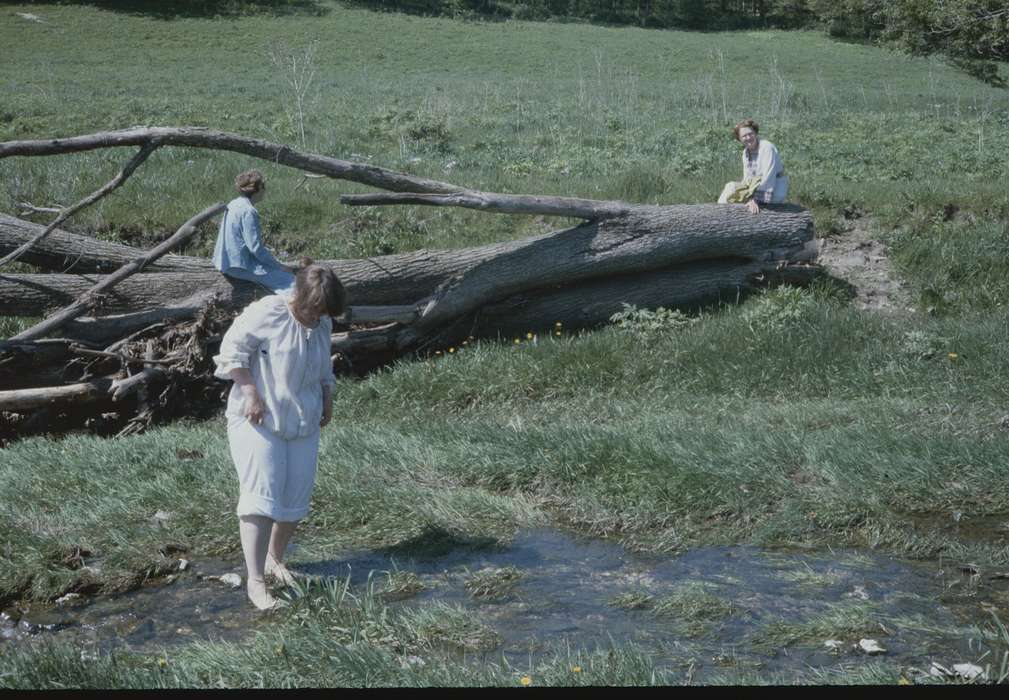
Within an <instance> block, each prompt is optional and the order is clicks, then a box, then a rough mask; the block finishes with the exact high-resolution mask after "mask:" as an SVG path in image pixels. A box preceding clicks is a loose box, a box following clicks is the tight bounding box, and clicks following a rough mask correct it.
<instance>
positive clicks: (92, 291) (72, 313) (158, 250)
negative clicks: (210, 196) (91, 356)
mask: <svg viewBox="0 0 1009 700" xmlns="http://www.w3.org/2000/svg"><path fill="white" fill-rule="evenodd" d="M225 206H226V205H225V204H223V203H217V204H213V205H211V206H209V207H207V208H206V209H204V210H203V211H202V212H200V213H199V214H197V215H196V216H193V217H192V218H190V219H189V220H188V221H186V223H184V224H183V225H182V226H181V227H180V228H179V230H178V231H176V232H175V234H174V235H172V236H171V237H169V238H168V240H166V241H163V242H162V243H160V244H159V245H157V246H156V247H154V248H153V249H151V250H150V251H148V252H147V253H145V254H144V255H142V256H140V257H139V258H137V259H136V260H133V261H131V262H128V263H126V264H125V265H123V266H122V267H120V268H119V269H118V270H116V271H115V272H113V273H112V274H111V275H109V276H108V277H105V278H103V279H102V280H101V281H100V282H98V283H97V284H95V285H93V286H92V287H90V288H89V289H88V290H87V291H86V292H84V293H83V294H81V295H80V296H79V297H78V298H77V299H75V300H74V302H73V303H72V304H71V305H70V306H67V307H66V308H63V309H61V310H60V311H58V312H57V313H56V314H54V315H52V316H50V317H49V318H47V319H45V320H44V321H42V322H41V323H38V324H36V325H34V326H32V327H31V328H29V329H28V330H25V331H22V332H20V333H18V334H17V335H15V336H14V337H13V340H31V339H33V338H41V337H42V336H44V335H45V334H46V333H51V332H53V331H55V330H57V329H59V328H61V327H63V326H64V325H66V324H67V323H68V322H70V321H72V320H73V319H75V318H77V317H79V316H83V315H84V314H85V313H86V312H87V310H88V309H91V308H93V307H94V306H96V305H97V303H98V295H99V294H102V293H105V292H107V291H109V290H111V289H112V288H113V287H114V286H115V285H116V284H118V283H120V282H122V281H123V280H125V279H127V278H128V277H130V276H131V275H133V274H135V273H137V272H139V271H140V270H142V269H143V268H144V266H145V265H147V264H148V263H151V262H154V261H155V260H157V259H158V258H160V257H162V256H163V255H165V254H166V253H168V252H169V251H171V250H173V249H174V248H177V247H178V246H180V245H181V244H182V243H183V242H185V241H186V240H188V239H189V238H190V237H191V236H192V235H193V234H194V233H195V232H196V227H197V226H199V225H200V224H201V223H203V222H204V221H207V220H208V219H210V217H212V216H216V215H217V214H219V213H220V212H221V211H223V210H224V207H225Z"/></svg>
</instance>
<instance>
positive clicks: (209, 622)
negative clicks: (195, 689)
mask: <svg viewBox="0 0 1009 700" xmlns="http://www.w3.org/2000/svg"><path fill="white" fill-rule="evenodd" d="M456 544H457V545H458V544H459V543H456ZM487 545H488V543H486V542H478V543H475V544H474V543H472V542H469V543H463V544H462V546H454V547H439V548H434V549H431V550H429V551H428V553H427V555H426V556H410V554H409V552H408V551H404V550H401V551H398V552H386V553H376V552H355V553H349V554H348V555H347V556H345V557H342V558H340V559H337V560H334V561H298V559H297V556H295V559H294V563H293V568H295V569H298V570H300V571H302V572H305V573H308V574H313V575H318V576H336V577H340V578H344V577H347V576H349V577H350V579H351V582H352V584H353V585H354V586H363V585H365V584H366V583H367V582H368V579H369V577H372V579H375V578H376V577H377V578H379V579H381V578H383V577H382V575H381V572H386V571H392V570H399V571H404V572H413V573H414V574H416V575H417V576H418V577H419V578H420V579H421V580H422V581H423V583H424V584H425V586H426V588H425V589H424V590H423V591H421V592H420V593H419V594H417V595H416V596H414V597H413V598H410V599H408V600H405V601H403V602H400V603H395V604H394V605H408V606H412V605H423V604H425V603H426V602H428V601H434V600H438V601H444V602H449V603H457V604H459V605H462V606H465V607H467V608H469V609H472V610H473V612H474V615H475V616H476V617H477V618H478V619H480V620H481V621H483V622H484V623H486V624H487V625H489V626H490V627H491V628H493V629H494V631H495V632H497V633H498V634H499V635H500V637H501V639H502V640H503V643H502V646H501V647H500V648H499V649H497V650H495V654H502V653H503V654H504V655H505V656H506V657H509V659H510V660H511V661H513V662H515V663H527V662H528V661H529V660H530V659H531V660H533V661H535V659H536V657H537V655H538V654H540V653H544V652H548V651H552V650H556V649H557V648H558V647H561V648H563V647H564V646H569V647H570V648H573V649H578V648H586V649H593V648H597V647H604V648H605V647H608V646H610V645H615V646H617V647H619V646H622V645H624V644H627V643H628V642H633V643H635V644H636V645H637V646H639V647H643V648H646V649H651V650H653V652H654V654H655V658H656V661H657V663H659V664H660V665H665V666H683V667H686V666H688V665H689V666H693V667H694V669H695V670H696V673H697V675H695V676H694V678H695V679H699V680H703V677H704V674H705V673H706V672H711V671H715V670H718V669H719V668H720V667H724V666H727V665H728V666H736V667H754V668H759V669H761V670H762V671H769V672H771V671H787V670H789V669H803V668H806V667H807V666H810V665H812V666H833V665H836V664H837V663H839V662H841V661H844V660H848V661H851V660H853V659H856V658H858V657H860V656H862V652H858V651H855V650H854V649H853V648H852V647H853V646H854V645H856V644H857V643H858V641H859V639H860V638H862V637H871V638H874V639H876V640H878V641H879V642H880V644H881V645H882V646H883V647H884V648H885V649H886V656H885V658H886V659H888V660H891V661H895V662H897V663H902V664H907V665H913V666H917V667H919V668H926V669H927V668H928V667H929V664H930V662H931V661H932V660H936V661H940V662H942V663H947V664H948V663H952V662H958V661H962V660H976V659H977V658H978V656H979V652H978V651H977V648H974V649H970V648H968V641H969V632H968V631H967V626H968V625H969V624H970V623H972V622H984V621H985V620H988V619H990V613H989V611H990V610H996V611H997V612H999V614H1000V617H1001V618H1002V619H1003V620H1007V619H1009V614H1007V613H1006V609H1007V603H1009V581H1006V580H1000V579H992V578H990V577H986V576H984V573H983V572H982V574H981V575H976V574H972V573H971V572H969V571H967V572H964V571H961V569H960V568H959V567H957V566H950V565H949V564H946V565H945V566H944V568H940V566H939V565H938V564H936V563H928V564H923V563H916V562H907V561H902V560H898V559H894V558H890V557H885V556H880V555H877V554H875V553H865V552H843V551H834V552H817V553H809V552H793V551H781V550H763V549H759V548H755V547H744V546H734V547H708V548H700V549H696V550H692V551H689V552H687V553H685V554H682V555H679V556H676V557H668V556H650V555H641V554H636V553H631V552H628V551H626V550H624V549H623V548H622V547H620V546H619V545H617V544H614V543H611V542H604V541H600V540H590V539H580V538H576V537H573V536H571V535H568V534H565V533H563V532H559V531H556V530H530V531H524V532H521V533H519V534H518V535H517V537H516V538H515V540H514V541H513V542H512V543H510V544H509V545H508V546H507V547H494V546H487ZM488 567H495V568H502V567H514V569H516V570H518V571H520V572H521V574H522V576H521V578H520V579H519V580H518V582H517V584H516V585H514V586H513V587H512V588H510V589H509V591H508V592H507V594H506V595H504V596H502V597H500V598H494V599H490V600H488V599H486V598H479V599H478V598H474V597H472V596H471V595H469V593H468V592H467V590H466V587H465V583H466V582H467V580H469V579H470V577H471V576H472V574H473V573H475V572H477V571H480V570H483V569H487V568H488ZM193 569H195V570H197V571H199V572H202V573H205V574H220V573H225V572H227V571H235V572H241V564H240V563H233V562H230V563H229V562H211V561H204V562H200V561H197V562H195V563H194V567H193ZM632 598H633V599H634V600H636V601H638V602H639V603H641V604H640V605H623V604H621V603H620V601H621V600H623V601H627V600H631V599H632ZM24 617H25V619H23V620H20V621H15V620H7V621H6V622H0V640H3V639H5V638H6V639H7V642H6V643H8V644H10V643H18V640H22V639H25V638H27V637H29V636H31V635H32V633H34V634H35V635H36V636H43V635H45V636H50V637H56V638H61V637H66V636H71V637H73V638H75V640H76V641H78V642H79V643H81V644H83V645H88V646H95V647H97V648H100V649H110V648H114V647H119V648H128V649H131V650H135V651H141V652H145V651H146V652H153V651H159V650H161V649H163V648H166V647H171V646H172V645H175V644H179V643H187V642H190V641H193V640H240V639H243V638H246V637H247V636H248V635H251V634H254V632H255V630H256V629H259V628H262V627H263V626H264V625H265V624H268V622H269V617H268V616H263V615H261V614H258V613H256V612H255V611H254V610H253V609H252V607H251V606H250V605H249V604H248V603H247V602H246V600H245V595H244V590H242V589H239V590H232V589H230V588H228V587H227V586H224V585H222V584H221V583H219V582H211V581H208V580H200V579H199V578H198V577H197V576H196V574H195V573H194V572H187V574H186V575H184V576H183V577H182V578H180V580H178V581H176V582H175V583H173V584H172V585H161V586H151V587H148V588H144V589H142V590H140V591H136V592H134V593H131V594H129V595H124V596H121V597H117V598H112V599H96V600H91V601H86V602H84V603H83V604H80V605H77V606H71V607H68V608H60V609H53V610H49V611H45V612H44V613H37V614H28V615H25V616H24ZM30 625H36V626H37V627H38V629H31V628H30ZM46 625H48V626H49V629H48V631H47V630H46V629H45V626H46ZM828 640H837V641H838V642H840V645H837V648H836V649H834V650H832V649H830V648H829V647H827V646H825V642H827V641H828ZM3 643H4V642H3V641H0V646H2V644H3ZM783 650H784V651H783Z"/></svg>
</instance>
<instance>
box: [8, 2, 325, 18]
mask: <svg viewBox="0 0 1009 700" xmlns="http://www.w3.org/2000/svg"><path fill="white" fill-rule="evenodd" d="M20 4H23V3H20V2H11V1H10V0H0V5H20ZM62 4H64V5H91V6H93V7H98V8H100V9H103V10H108V11H110V12H125V13H127V14H132V15H142V16H144V17H153V18H155V19H165V20H170V19H177V18H182V17H240V16H243V15H273V16H284V15H309V16H315V17H320V16H322V15H326V14H329V12H330V9H329V8H328V7H324V6H322V5H321V4H320V3H319V2H317V0H174V2H149V1H146V0H66V1H65V2H63V3H62Z"/></svg>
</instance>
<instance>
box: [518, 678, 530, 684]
mask: <svg viewBox="0 0 1009 700" xmlns="http://www.w3.org/2000/svg"><path fill="white" fill-rule="evenodd" d="M532 682H533V679H532V678H530V677H529V676H522V680H520V681H519V683H521V684H522V685H531V684H532Z"/></svg>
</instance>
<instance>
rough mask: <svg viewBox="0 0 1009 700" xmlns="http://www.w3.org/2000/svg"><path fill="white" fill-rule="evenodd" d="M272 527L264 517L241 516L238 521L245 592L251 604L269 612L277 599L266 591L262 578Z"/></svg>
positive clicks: (268, 519) (271, 522)
mask: <svg viewBox="0 0 1009 700" xmlns="http://www.w3.org/2000/svg"><path fill="white" fill-rule="evenodd" d="M272 525H273V520H272V519H270V518H267V517H266V516H265V515H243V516H241V517H239V519H238V534H239V537H240V538H241V540H242V552H243V553H244V554H245V568H246V571H247V573H248V582H247V583H246V592H247V594H248V596H249V600H250V601H252V604H253V605H255V606H256V607H257V608H259V609H260V610H270V609H271V608H273V607H274V606H275V605H276V604H277V599H276V598H274V597H273V596H272V595H270V592H269V591H268V590H266V579H265V578H264V572H265V569H266V555H267V549H268V548H269V544H270V534H271V530H272Z"/></svg>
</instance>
